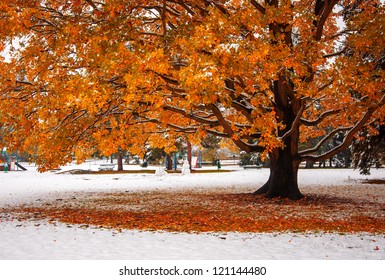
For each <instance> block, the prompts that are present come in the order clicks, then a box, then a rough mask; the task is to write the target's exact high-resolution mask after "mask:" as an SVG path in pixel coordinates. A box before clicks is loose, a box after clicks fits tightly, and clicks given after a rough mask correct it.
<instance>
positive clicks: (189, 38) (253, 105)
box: [0, 0, 385, 199]
mask: <svg viewBox="0 0 385 280" xmlns="http://www.w3.org/2000/svg"><path fill="white" fill-rule="evenodd" d="M384 26H385V7H384V4H383V2H382V1H353V0H340V1H337V0H304V1H286V0H282V1H279V0H273V1H262V0H250V1H238V0H228V1H225V0H224V1H202V0H188V1H168V0H151V1H150V0H139V1H127V0H106V1H92V0H90V1H79V0H77V1H75V0H69V1H68V0H65V1H64V0H55V1H52V0H44V1H39V0H33V1H32V0H28V1H19V0H9V1H7V2H4V1H3V2H2V3H1V4H0V50H4V51H5V53H6V54H5V55H4V56H5V57H4V59H2V60H1V61H0V96H1V103H0V122H1V123H0V124H1V127H2V137H1V138H0V141H1V145H2V146H7V147H9V149H13V150H16V149H19V150H26V151H29V152H31V153H33V154H36V155H37V158H36V160H37V163H38V164H39V166H40V168H41V170H47V169H49V168H53V167H57V166H58V165H60V164H65V163H66V162H68V161H71V160H72V155H73V153H74V152H75V153H76V156H77V158H78V159H79V160H80V161H82V160H84V159H85V158H86V157H87V156H89V155H91V154H92V153H93V152H95V151H97V150H99V151H102V153H104V154H111V153H114V152H117V151H118V149H119V148H121V149H127V150H131V151H132V152H133V153H140V152H141V151H142V150H143V147H144V146H145V145H146V144H148V143H151V145H153V146H159V147H166V148H167V149H169V150H173V149H174V147H173V146H174V143H175V139H176V138H177V137H179V136H180V135H185V134H188V135H190V136H189V137H190V138H191V139H190V140H193V139H192V138H195V139H199V138H201V137H202V136H203V135H206V134H208V133H209V134H213V135H216V136H220V137H226V138H229V139H231V140H232V141H233V143H234V144H235V145H237V146H238V147H239V148H240V149H242V150H245V151H254V152H261V153H263V155H264V156H268V157H269V159H270V161H271V162H272V167H271V176H270V178H269V180H268V182H267V184H266V185H265V187H264V188H262V189H260V191H259V193H263V194H265V195H266V196H267V197H276V196H280V197H288V198H291V199H298V198H301V197H302V194H301V193H300V191H299V189H298V182H297V172H298V166H299V164H300V163H301V162H303V161H308V160H310V161H317V160H324V159H326V158H328V157H330V156H333V155H334V154H336V153H338V152H339V151H341V150H343V149H345V148H347V147H348V146H349V145H350V143H351V142H352V140H353V138H354V137H355V135H356V134H357V132H359V131H360V130H361V129H362V128H364V127H365V126H367V125H368V124H373V123H378V122H380V123H382V122H383V120H384V110H383V107H384V103H385V95H384V85H385V84H384V82H385V80H384V78H385V74H384V69H385V59H384V50H385V36H384ZM337 133H344V134H345V138H344V140H343V143H342V144H341V145H340V146H338V147H336V148H334V149H333V150H330V151H327V152H324V153H321V154H319V151H322V147H323V145H324V144H326V143H327V142H328V141H329V140H330V139H331V138H332V137H333V136H335V135H336V134H337ZM311 139H319V140H318V142H317V143H316V144H315V146H314V147H308V148H307V149H304V150H301V149H300V147H299V143H300V142H304V143H306V142H308V141H309V140H311Z"/></svg>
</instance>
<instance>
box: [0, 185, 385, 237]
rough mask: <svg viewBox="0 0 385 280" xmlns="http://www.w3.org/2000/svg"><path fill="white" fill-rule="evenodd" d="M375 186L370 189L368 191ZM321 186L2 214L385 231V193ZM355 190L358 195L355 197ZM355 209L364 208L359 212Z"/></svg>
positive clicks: (227, 228) (136, 223) (141, 197)
mask: <svg viewBox="0 0 385 280" xmlns="http://www.w3.org/2000/svg"><path fill="white" fill-rule="evenodd" d="M375 188H376V187H374V188H372V189H370V188H369V189H368V188H367V189H366V191H367V192H368V193H369V194H370V193H372V192H375ZM323 192H325V190H322V188H321V190H320V187H318V188H317V189H316V191H315V192H313V191H309V193H308V196H307V198H306V199H303V200H300V201H295V202H289V201H286V200H281V199H275V200H267V199H264V198H261V197H255V196H253V195H251V194H245V193H232V192H229V191H228V190H227V191H226V190H211V189H208V190H204V191H203V190H202V191H189V190H185V191H183V192H175V191H172V192H167V191H163V192H162V191H150V192H130V193H120V192H113V193H104V192H101V193H75V194H71V196H70V197H68V198H60V199H57V200H53V201H49V200H43V201H41V202H39V203H38V204H37V203H34V204H32V205H24V206H21V207H16V208H4V209H3V210H2V211H0V217H2V219H4V220H12V219H18V220H20V221H21V220H25V219H29V220H42V219H44V220H48V221H50V223H56V222H62V223H67V224H76V225H82V226H87V227H88V226H95V227H104V228H112V229H117V230H122V229H137V230H163V231H174V232H234V231H238V232H284V231H290V232H308V231H312V232H314V231H317V232H339V233H355V232H370V233H380V234H383V233H384V232H385V215H384V212H383V209H384V197H383V195H382V196H381V197H380V199H379V200H377V199H376V200H371V199H370V198H369V196H365V195H363V193H361V194H360V192H364V193H365V191H362V190H355V191H354V192H353V193H352V192H349V191H347V188H341V189H340V190H337V195H329V194H324V193H323ZM357 195H358V196H359V197H357ZM357 209H360V211H359V212H357Z"/></svg>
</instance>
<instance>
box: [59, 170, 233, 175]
mask: <svg viewBox="0 0 385 280" xmlns="http://www.w3.org/2000/svg"><path fill="white" fill-rule="evenodd" d="M221 172H232V170H223V169H219V170H216V169H192V170H191V173H193V174H195V173H221ZM65 173H71V174H155V170H153V169H140V170H122V171H116V170H112V171H110V170H101V171H91V170H84V169H72V170H66V171H61V172H58V173H57V174H65ZM167 173H169V174H178V173H179V174H180V173H181V171H180V170H168V171H167Z"/></svg>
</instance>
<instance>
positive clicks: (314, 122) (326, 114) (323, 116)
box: [301, 109, 341, 126]
mask: <svg viewBox="0 0 385 280" xmlns="http://www.w3.org/2000/svg"><path fill="white" fill-rule="evenodd" d="M339 112H341V109H338V110H329V111H326V112H323V113H322V114H321V115H319V116H318V118H317V119H315V120H307V119H303V118H301V124H303V125H305V126H316V125H318V124H320V123H321V122H322V121H323V120H324V119H326V118H327V117H329V116H333V115H336V114H338V113H339Z"/></svg>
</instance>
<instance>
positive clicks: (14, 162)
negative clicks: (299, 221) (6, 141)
mask: <svg viewBox="0 0 385 280" xmlns="http://www.w3.org/2000/svg"><path fill="white" fill-rule="evenodd" d="M18 159H19V157H18V156H17V155H14V154H12V155H8V153H7V151H6V150H5V149H3V151H2V153H1V155H0V171H19V170H22V171H26V170H27V169H26V168H25V167H24V166H22V165H21V164H20V163H19V161H18Z"/></svg>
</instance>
